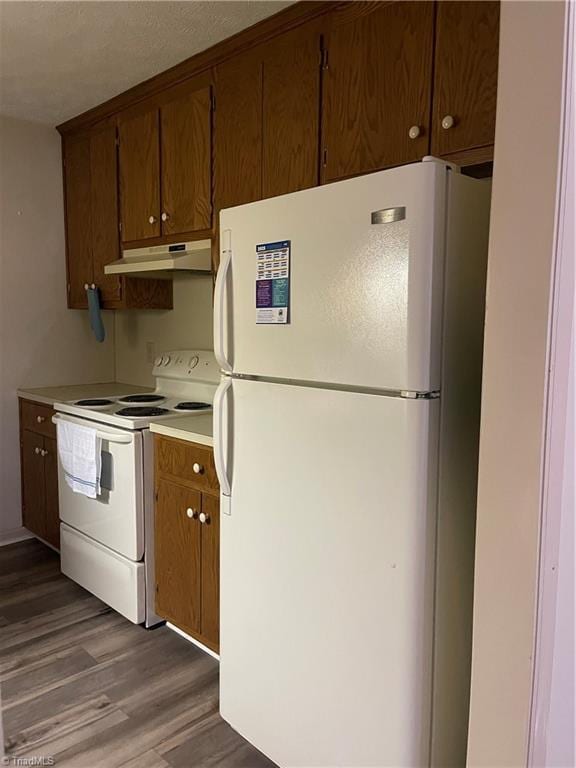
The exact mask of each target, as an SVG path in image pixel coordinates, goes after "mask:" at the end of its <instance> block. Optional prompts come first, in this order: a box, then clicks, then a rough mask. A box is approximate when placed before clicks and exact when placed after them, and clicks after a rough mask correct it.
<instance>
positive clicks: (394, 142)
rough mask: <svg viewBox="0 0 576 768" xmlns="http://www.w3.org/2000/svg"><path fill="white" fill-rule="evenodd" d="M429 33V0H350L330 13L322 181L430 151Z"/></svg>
mask: <svg viewBox="0 0 576 768" xmlns="http://www.w3.org/2000/svg"><path fill="white" fill-rule="evenodd" d="M433 40H434V4H433V3H428V2H410V3H406V2H355V3H350V4H345V5H344V6H343V7H342V8H341V9H337V10H335V11H334V12H333V13H332V14H331V15H330V19H329V29H328V34H327V36H326V42H325V54H324V70H323V74H324V79H323V106H322V125H323V129H322V153H323V154H322V181H323V182H329V181H334V180H335V179H341V178H344V177H348V176H354V175H357V174H361V173H367V172H369V171H376V170H378V169H381V168H386V167H389V166H394V165H401V164H403V163H409V162H413V161H416V160H419V159H421V158H422V157H423V156H424V155H426V154H427V153H428V151H429V145H430V137H429V133H430V126H429V121H430V105H431V98H432V51H433Z"/></svg>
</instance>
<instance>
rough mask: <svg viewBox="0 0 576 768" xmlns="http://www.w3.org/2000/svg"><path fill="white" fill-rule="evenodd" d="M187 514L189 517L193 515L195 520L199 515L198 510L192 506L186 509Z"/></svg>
mask: <svg viewBox="0 0 576 768" xmlns="http://www.w3.org/2000/svg"><path fill="white" fill-rule="evenodd" d="M186 514H187V515H188V517H191V518H193V519H194V520H195V519H196V518H197V517H198V512H196V510H195V509H192V507H188V509H187V510H186Z"/></svg>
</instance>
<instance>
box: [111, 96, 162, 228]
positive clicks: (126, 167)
mask: <svg viewBox="0 0 576 768" xmlns="http://www.w3.org/2000/svg"><path fill="white" fill-rule="evenodd" d="M119 136H120V210H121V216H120V220H121V222H122V240H123V242H127V241H130V240H145V239H146V238H149V237H158V236H159V235H160V232H161V228H160V146H159V130H158V110H157V109H154V110H151V111H149V112H145V113H144V114H141V115H138V116H136V117H131V118H124V119H122V120H121V121H120V123H119Z"/></svg>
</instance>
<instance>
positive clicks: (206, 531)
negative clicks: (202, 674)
mask: <svg viewBox="0 0 576 768" xmlns="http://www.w3.org/2000/svg"><path fill="white" fill-rule="evenodd" d="M200 520H201V523H202V525H201V528H202V636H203V638H204V641H205V643H206V644H207V645H209V646H210V648H212V649H213V650H215V651H217V650H218V643H219V639H220V501H219V499H218V498H216V497H215V496H207V495H206V494H202V516H201V517H200Z"/></svg>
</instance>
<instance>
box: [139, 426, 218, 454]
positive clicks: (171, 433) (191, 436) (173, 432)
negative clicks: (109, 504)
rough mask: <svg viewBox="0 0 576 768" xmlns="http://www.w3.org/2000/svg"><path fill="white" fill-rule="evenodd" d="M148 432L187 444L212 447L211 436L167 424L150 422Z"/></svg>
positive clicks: (212, 439) (212, 440)
mask: <svg viewBox="0 0 576 768" xmlns="http://www.w3.org/2000/svg"><path fill="white" fill-rule="evenodd" d="M150 432H153V433H154V434H155V435H164V436H165V437H175V438H176V439H177V440H185V441H186V442H187V443H199V444H200V445H207V446H208V447H209V448H213V447H214V438H213V437H212V436H211V435H204V434H202V433H201V432H193V431H192V430H190V429H185V428H184V427H177V426H174V425H171V424H170V423H168V422H165V423H161V422H152V424H150Z"/></svg>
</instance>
